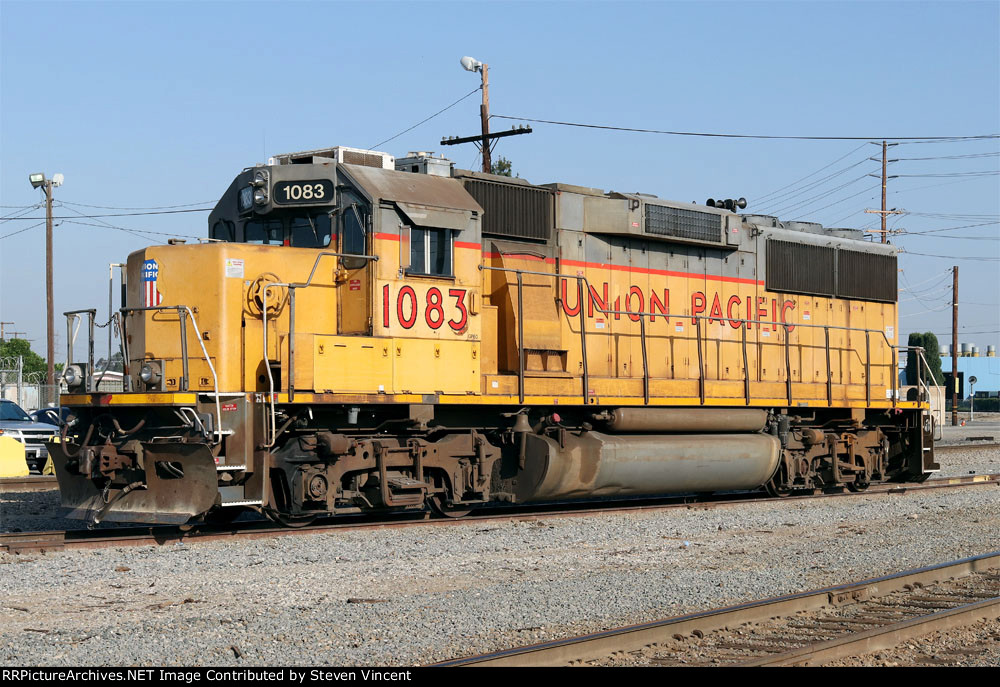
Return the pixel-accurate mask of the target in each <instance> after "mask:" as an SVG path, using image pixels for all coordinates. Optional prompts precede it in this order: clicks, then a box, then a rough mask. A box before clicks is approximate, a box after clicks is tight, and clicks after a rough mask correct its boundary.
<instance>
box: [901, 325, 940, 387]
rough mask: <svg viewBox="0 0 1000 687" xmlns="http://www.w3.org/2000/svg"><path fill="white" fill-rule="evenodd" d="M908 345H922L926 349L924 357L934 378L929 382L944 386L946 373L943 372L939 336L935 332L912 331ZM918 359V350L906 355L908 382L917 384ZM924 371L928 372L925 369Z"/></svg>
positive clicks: (928, 381)
mask: <svg viewBox="0 0 1000 687" xmlns="http://www.w3.org/2000/svg"><path fill="white" fill-rule="evenodd" d="M906 345H907V346H920V347H921V348H923V349H924V358H926V360H927V366H928V367H929V368H930V369H931V374H932V375H933V376H934V379H933V380H930V379H928V380H927V383H928V384H932V385H936V386H942V385H943V384H944V373H942V372H941V346H940V344H938V340H937V336H935V335H934V333H933V332H924V333H923V334H921V333H920V332H910V338H909V339H908V340H907V342H906ZM917 361H918V356H917V354H916V352H914V353H910V354H908V355H907V356H906V383H907V384H909V385H911V386H912V385H915V384H916V383H917ZM922 372H926V370H923V371H922Z"/></svg>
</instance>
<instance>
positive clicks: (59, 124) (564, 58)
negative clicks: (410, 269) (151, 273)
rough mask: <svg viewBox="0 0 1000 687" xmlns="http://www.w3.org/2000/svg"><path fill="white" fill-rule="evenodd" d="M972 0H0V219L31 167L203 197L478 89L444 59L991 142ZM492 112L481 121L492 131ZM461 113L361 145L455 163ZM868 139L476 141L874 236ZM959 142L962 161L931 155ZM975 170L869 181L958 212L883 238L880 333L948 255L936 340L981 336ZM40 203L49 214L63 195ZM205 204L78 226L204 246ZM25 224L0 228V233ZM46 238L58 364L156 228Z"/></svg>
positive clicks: (14, 294)
mask: <svg viewBox="0 0 1000 687" xmlns="http://www.w3.org/2000/svg"><path fill="white" fill-rule="evenodd" d="M998 8H1000V4H998V3H997V2H976V3H961V2H939V3H938V2H935V3H918V2H897V3H872V2H864V3H862V2H856V3H855V2H840V3H819V2H798V3H792V2H788V3H779V2H763V3H751V2H739V3H709V2H700V3H668V2H652V3H627V2H618V3H589V4H588V3H529V2H516V3H501V2H493V3H486V2H482V3H469V2H461V3H435V2H413V3H388V2H369V3H333V2H313V3H294V4H293V3H277V2H274V3H271V2H225V3H204V2H202V3H193V2H191V3H166V2H124V3H112V2H100V3H98V2H68V3H64V2H63V3H60V2H12V1H10V0H3V1H2V2H0V60H2V63H0V115H2V121H0V204H2V205H4V206H14V207H4V208H0V210H2V211H3V213H2V216H3V217H8V216H10V215H11V214H16V213H18V212H21V211H22V210H20V209H19V208H21V207H23V206H30V205H31V204H33V203H36V202H38V201H39V200H40V198H41V195H40V193H39V192H38V191H34V190H32V189H31V187H30V185H29V183H28V179H27V176H28V174H29V173H31V172H36V171H40V172H45V173H46V174H48V175H49V176H51V175H52V174H54V173H56V172H61V173H63V174H64V175H65V177H66V183H65V185H64V186H63V187H62V188H59V189H57V190H56V198H57V200H62V201H66V202H67V203H69V202H72V203H79V204H88V205H101V206H112V207H119V208H121V207H128V208H133V207H150V206H167V205H181V204H193V203H200V202H203V201H204V202H205V204H204V205H201V206H199V205H195V206H194V207H206V206H210V205H211V204H212V203H213V202H214V200H215V199H216V198H218V196H219V195H220V194H221V193H222V192H223V191H224V190H225V188H226V187H227V186H228V184H229V182H230V181H231V180H232V178H233V176H235V174H236V173H238V172H239V171H240V170H241V169H242V168H243V167H245V166H248V165H252V164H254V163H256V162H262V161H265V160H266V157H267V156H268V155H274V154H277V153H282V152H289V151H294V150H303V149H309V148H318V147H326V146H331V145H348V146H354V147H369V146H372V145H374V144H376V143H378V142H380V141H382V140H384V139H387V138H389V137H390V136H393V135H395V134H396V133H398V132H400V131H402V130H404V129H406V128H407V127H410V126H411V125H413V124H415V123H417V122H419V121H420V120H422V119H424V118H425V117H427V116H429V115H431V114H433V113H434V112H436V111H438V110H440V109H441V108H443V107H445V106H446V105H448V104H449V103H451V102H453V101H455V100H457V99H458V98H460V97H461V96H463V95H465V94H466V93H468V92H469V91H470V90H472V89H474V88H475V87H476V86H477V84H478V75H475V74H471V73H468V72H465V71H463V70H462V69H461V67H460V66H459V64H458V60H459V58H460V57H462V56H463V55H472V56H474V57H476V58H478V59H480V60H482V61H484V62H488V63H489V65H490V85H491V88H490V96H491V106H492V112H493V113H494V114H506V115H514V116H520V117H532V118H541V119H553V120H564V121H572V122H584V123H597V124H605V125H614V126H625V127H638V128H652V129H671V130H682V131H703V132H729V133H754V134H772V135H841V136H863V137H868V136H871V137H881V136H964V135H977V134H996V133H1000V11H998ZM514 123H515V122H510V121H506V120H494V122H493V128H494V129H498V128H505V127H507V126H510V125H512V124H514ZM478 126H479V123H478V98H477V96H476V95H472V96H471V97H469V98H468V99H467V100H465V101H463V102H461V103H460V104H459V105H457V106H455V107H453V108H452V109H450V110H448V111H447V112H445V113H444V114H442V115H440V116H438V117H436V118H435V119H432V120H431V121H429V122H428V123H426V124H423V125H422V126H420V127H417V128H416V129H414V130H413V131H410V132H409V133H407V134H405V135H403V136H401V137H399V138H397V139H395V140H394V141H392V142H391V143H389V144H387V145H386V146H385V147H384V149H385V150H387V151H388V152H391V153H393V154H396V155H403V154H405V153H406V152H407V151H410V150H435V151H438V152H445V153H446V154H449V156H451V157H452V159H454V160H455V161H456V162H457V163H458V165H459V166H461V167H474V166H475V165H476V164H477V156H476V153H475V150H474V149H473V148H472V147H471V146H460V147H456V148H444V149H442V147H441V146H440V145H439V141H440V139H441V137H442V136H448V135H468V134H473V133H476V132H477V130H478ZM859 146H860V148H859ZM998 151H1000V143H998V141H997V140H996V139H994V140H988V141H976V142H954V143H934V144H911V145H902V146H898V147H895V148H892V149H891V152H890V158H910V157H933V158H936V159H933V160H901V161H899V162H897V163H893V165H891V166H890V173H891V174H898V175H910V174H916V175H920V174H946V175H950V174H953V173H967V172H977V171H996V170H997V169H998V167H1000V158H998V157H997V156H996V153H997V152H998ZM878 153H880V150H878V149H877V148H876V146H873V145H863V144H862V142H860V141H858V142H851V141H839V142H793V141H762V140H733V139H710V138H685V137H675V136H662V135H651V134H637V133H622V132H609V131H595V130H588V129H577V128H568V127H559V126H552V125H542V124H538V125H535V133H533V134H531V135H530V136H520V137H515V138H511V139H506V140H504V141H501V142H500V144H499V147H498V149H497V154H499V155H503V156H506V157H507V158H509V159H511V160H512V161H513V164H514V171H515V172H516V173H519V174H520V175H521V176H522V177H525V178H527V179H529V180H531V181H534V182H538V183H545V182H551V181H563V182H568V183H575V184H581V185H586V186H594V187H599V188H604V189H615V190H620V191H642V192H648V193H655V194H657V195H659V196H661V197H664V198H670V199H675V200H697V201H699V202H701V201H703V200H704V199H705V198H707V197H710V196H711V197H739V196H745V197H746V198H747V199H748V200H749V202H750V207H749V208H748V211H771V212H773V211H776V210H784V211H783V212H780V213H779V214H780V215H781V216H782V217H783V218H785V219H796V218H803V219H812V220H816V221H820V222H823V223H826V224H830V223H836V224H837V225H839V226H852V227H865V226H876V224H877V216H874V215H866V214H864V212H863V211H864V209H865V208H877V207H878V205H879V202H880V198H879V191H878V189H877V188H870V187H872V186H874V185H876V184H877V183H878V180H877V179H875V178H869V177H863V175H864V174H866V173H877V172H879V170H880V165H879V164H877V163H875V162H863V160H864V158H865V157H866V156H868V155H871V156H876V155H877V154H878ZM991 153H992V155H990V154H991ZM968 155H980V156H981V157H959V158H954V159H941V158H944V157H948V156H968ZM842 156H843V158H844V159H843V160H841V161H840V162H838V163H836V164H834V165H832V166H830V167H829V168H827V169H826V170H824V171H823V172H821V173H819V174H816V175H815V176H812V177H810V178H809V179H808V180H807V181H806V182H803V184H802V186H804V185H805V184H808V183H810V182H813V181H820V180H822V179H823V177H825V176H827V175H828V174H831V173H833V172H838V171H840V170H842V169H844V168H845V167H848V166H850V165H855V163H861V164H858V165H856V166H854V167H852V168H851V169H849V170H847V171H845V172H843V173H841V174H838V175H836V176H834V177H832V178H831V179H829V180H826V181H821V182H820V183H819V184H818V185H817V186H816V187H815V188H811V189H810V188H802V187H801V186H799V187H794V186H793V187H792V189H791V191H793V192H794V193H793V194H790V195H788V196H786V197H784V198H782V197H780V196H772V197H771V202H764V201H763V200H761V201H758V199H761V198H764V199H765V200H766V199H767V196H766V194H769V193H771V192H773V191H775V190H777V189H780V188H781V187H783V186H786V185H788V184H792V183H793V182H795V181H796V180H798V179H800V178H802V177H805V176H806V175H809V174H811V173H813V172H816V171H817V170H819V169H820V168H822V167H824V166H825V165H828V164H829V163H831V162H834V161H835V160H837V159H838V158H841V157H842ZM998 179H1000V177H998V176H996V175H992V176H958V177H953V176H944V177H906V176H900V177H899V178H897V179H890V182H889V191H890V193H889V201H888V202H889V206H890V207H899V208H906V209H907V210H909V211H911V212H914V213H921V214H919V215H916V214H914V215H907V216H903V217H893V218H892V220H891V222H890V224H891V225H892V226H895V227H896V228H902V229H906V230H907V231H909V232H927V231H932V230H938V229H949V228H951V227H960V226H964V225H978V226H974V227H968V228H964V229H958V230H949V231H943V232H934V233H930V234H916V233H911V234H910V235H897V236H894V237H893V239H892V240H893V241H894V242H895V243H898V244H900V245H902V246H904V247H905V248H906V250H908V251H910V253H909V254H906V255H903V256H902V258H901V261H900V264H901V267H902V268H903V270H904V271H903V277H904V281H903V282H902V283H901V285H902V286H903V287H904V288H906V289H907V291H904V292H903V293H902V294H901V299H902V300H901V312H902V316H901V319H900V329H901V330H902V331H901V334H902V336H903V338H902V341H903V342H905V336H906V333H907V332H909V331H911V330H914V329H915V330H919V331H926V330H931V331H934V332H936V333H938V335H939V338H941V339H942V342H943V343H946V342H949V340H950V330H951V312H950V308H949V307H948V303H949V294H948V292H947V289H946V288H945V287H948V286H949V285H950V283H951V282H950V276H949V275H948V274H947V273H946V271H947V270H949V269H950V268H951V266H952V265H959V266H960V277H961V284H960V294H959V295H960V301H961V303H962V306H961V314H962V326H963V327H964V329H963V332H967V333H963V334H962V336H961V337H960V339H961V340H962V341H968V342H972V343H977V344H978V345H979V346H980V347H981V348H982V349H984V350H985V347H986V345H987V344H989V343H993V344H997V343H998V341H1000V334H998V331H1000V306H998V301H1000V293H998V291H1000V286H998V283H1000V280H998V276H997V274H998V268H1000V262H998V259H1000V241H998V238H1000V230H998V227H1000V225H998V224H997V220H998V215H1000V192H998ZM848 182H851V183H848ZM842 184H847V185H846V186H844V187H843V188H840V189H838V187H839V186H841V185H842ZM796 204H799V205H798V207H796ZM788 206H791V207H788ZM824 206H829V207H824ZM72 208H73V209H75V210H76V211H78V212H82V213H83V214H95V213H98V212H108V213H114V212H122V211H120V210H96V209H92V208H86V207H82V206H81V205H75V206H72ZM785 208H788V209H787V210H785ZM42 214H43V213H42V212H41V211H39V210H35V211H32V212H29V216H32V217H34V216H41V215H42ZM56 214H57V215H72V214H74V213H73V211H72V210H70V209H69V207H63V208H59V209H57V211H56ZM206 215H207V213H190V214H175V215H159V216H136V217H119V218H104V220H103V221H105V222H109V223H112V224H115V225H117V226H119V227H124V228H127V229H130V230H147V231H156V232H173V233H177V234H185V235H196V236H204V235H205V234H206ZM927 215H940V216H927ZM966 216H968V217H966ZM80 221H82V222H90V223H98V222H99V220H96V219H81V220H80ZM35 223H36V222H35V221H19V220H10V221H0V237H3V236H7V235H8V234H10V233H11V232H13V231H17V230H19V229H24V228H26V227H28V226H31V225H33V224H35ZM44 234H45V231H44V227H36V228H34V229H30V230H28V231H25V232H23V233H20V234H17V235H15V236H9V237H8V238H0V320H13V321H14V322H15V327H14V329H16V330H19V331H26V332H28V334H27V337H28V338H32V339H34V341H33V343H32V346H33V347H34V349H35V350H36V351H39V352H41V353H43V354H44V350H45V280H44V255H45V253H44ZM55 236H56V259H55V266H56V274H55V288H56V312H57V328H56V331H57V334H58V335H59V338H58V339H57V360H61V359H62V356H63V355H64V340H63V336H62V333H63V331H64V325H63V324H62V322H63V321H62V316H61V313H62V312H63V311H65V310H70V309H77V308H83V307H92V306H98V307H100V308H101V309H102V313H103V309H104V308H106V303H107V274H108V268H107V265H108V263H109V262H120V261H122V260H123V259H124V258H125V257H126V255H127V254H128V253H129V252H131V251H134V250H137V249H139V248H141V247H143V246H145V245H148V244H149V243H152V242H155V241H156V240H163V239H165V238H166V237H156V236H151V235H145V236H136V235H134V234H130V233H126V232H123V231H120V230H115V229H110V228H100V227H93V226H83V225H80V224H70V223H63V224H61V226H59V227H58V228H57V229H56V231H55ZM943 237H950V238H943ZM958 237H962V238H958ZM918 253H923V254H927V256H926V257H925V256H923V255H917V254H918ZM945 256H948V257H945ZM955 258H964V259H955ZM968 258H973V259H968ZM983 258H987V259H983ZM911 287H912V288H911ZM99 352H101V349H99Z"/></svg>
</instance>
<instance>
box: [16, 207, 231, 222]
mask: <svg viewBox="0 0 1000 687" xmlns="http://www.w3.org/2000/svg"><path fill="white" fill-rule="evenodd" d="M65 207H66V209H67V210H72V211H73V212H76V210H73V208H72V207H70V206H65ZM212 210H214V208H193V209H191V210H159V211H156V212H121V213H117V214H106V215H84V214H82V213H81V214H80V215H79V216H80V217H86V218H87V219H97V218H99V217H138V216H140V215H177V214H181V213H185V212H211V211H212ZM10 219H29V220H30V219H42V218H41V217H11V218H10ZM52 219H75V217H74V216H61V217H53V218H52Z"/></svg>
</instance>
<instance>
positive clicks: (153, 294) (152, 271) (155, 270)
mask: <svg viewBox="0 0 1000 687" xmlns="http://www.w3.org/2000/svg"><path fill="white" fill-rule="evenodd" d="M159 275H160V267H159V265H157V264H156V260H144V261H143V263H142V286H143V305H144V306H145V307H147V308H152V307H154V306H157V305H159V304H160V303H161V302H162V301H163V294H161V293H160V292H159V291H157V290H156V280H157V278H158V277H159Z"/></svg>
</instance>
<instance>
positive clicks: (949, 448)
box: [934, 442, 1000, 453]
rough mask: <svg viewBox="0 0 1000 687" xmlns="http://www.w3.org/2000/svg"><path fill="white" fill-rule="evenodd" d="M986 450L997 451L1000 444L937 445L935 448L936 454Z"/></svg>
mask: <svg viewBox="0 0 1000 687" xmlns="http://www.w3.org/2000/svg"><path fill="white" fill-rule="evenodd" d="M984 448H986V449H997V448H1000V443H997V442H993V443H989V444H973V443H968V444H945V445H943V446H942V445H941V444H936V445H935V446H934V452H935V453H955V452H958V451H969V450H972V449H984Z"/></svg>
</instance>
